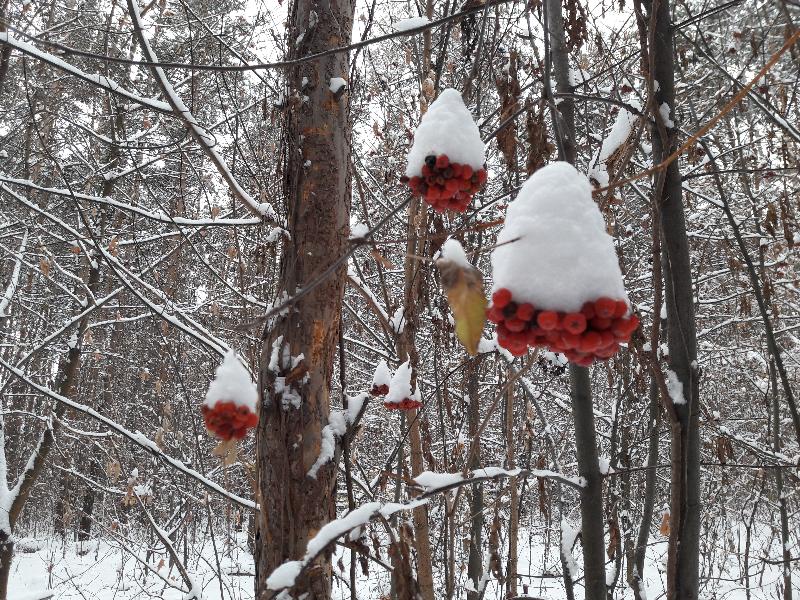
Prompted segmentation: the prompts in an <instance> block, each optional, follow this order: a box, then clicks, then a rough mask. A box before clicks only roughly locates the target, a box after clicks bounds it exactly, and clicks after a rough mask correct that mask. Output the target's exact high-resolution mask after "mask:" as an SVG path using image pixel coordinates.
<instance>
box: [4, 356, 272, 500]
mask: <svg viewBox="0 0 800 600" xmlns="http://www.w3.org/2000/svg"><path fill="white" fill-rule="evenodd" d="M0 366H2V367H3V368H5V369H6V370H7V371H9V372H10V373H12V374H13V375H15V376H16V377H17V378H18V379H19V380H21V381H23V382H25V383H26V384H27V385H28V386H30V387H32V388H33V389H35V390H37V391H38V392H40V393H42V394H44V395H46V396H48V397H49V398H52V399H53V400H55V401H56V402H60V403H62V404H65V405H66V406H68V407H69V408H72V409H73V410H77V411H78V412H80V413H83V414H85V415H86V416H89V417H92V418H93V419H95V420H97V421H99V422H100V423H102V424H103V425H105V426H106V427H108V428H109V429H112V430H113V431H115V432H117V433H118V434H120V435H122V436H123V437H126V438H127V439H128V440H130V441H131V442H133V443H134V444H136V445H137V446H139V447H140V448H142V449H144V450H146V451H147V452H149V453H150V454H152V455H153V456H155V457H156V458H159V459H161V460H163V461H164V462H165V463H167V464H168V465H170V466H171V467H173V468H174V469H176V470H178V471H180V472H181V473H183V474H184V475H188V476H189V477H191V478H192V479H194V480H195V481H197V482H198V483H200V484H201V485H202V486H203V487H205V488H206V489H208V490H210V491H212V492H216V493H217V494H220V495H222V496H225V497H226V498H228V499H229V500H231V501H232V502H235V503H236V504H238V505H239V506H242V507H244V508H249V509H252V510H258V506H257V505H256V503H255V502H253V501H252V500H247V499H246V498H242V497H241V496H237V495H236V494H234V493H232V492H229V491H228V490H226V489H225V488H223V487H222V486H221V485H219V484H218V483H216V482H214V481H211V480H210V479H208V478H206V477H205V476H203V475H202V474H200V473H198V472H197V471H195V470H194V469H192V468H190V467H187V466H186V465H185V464H184V463H183V461H180V460H178V459H176V458H172V457H171V456H168V455H167V454H165V453H164V452H162V450H161V449H160V448H159V447H158V445H156V443H155V442H154V441H152V440H151V439H149V438H148V437H147V436H146V435H144V434H143V433H141V432H139V431H136V432H133V431H130V430H129V429H126V428H125V427H123V426H122V425H120V424H119V423H117V422H116V421H112V420H111V419H109V418H108V417H106V416H104V415H101V414H100V413H99V412H97V411H96V410H94V409H93V408H90V407H88V406H86V405H85V404H80V403H79V402H75V401H74V400H70V399H69V398H67V397H66V396H62V395H61V394H59V393H57V392H54V391H53V390H51V389H50V388H48V387H45V386H43V385H39V384H38V383H36V382H35V381H33V380H32V379H30V378H29V377H28V376H27V375H26V374H25V373H24V372H22V371H20V370H19V369H17V368H16V367H14V366H13V365H11V364H9V363H7V362H6V361H5V360H3V359H2V358H0Z"/></svg>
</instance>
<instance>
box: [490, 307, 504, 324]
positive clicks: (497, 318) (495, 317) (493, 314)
mask: <svg viewBox="0 0 800 600" xmlns="http://www.w3.org/2000/svg"><path fill="white" fill-rule="evenodd" d="M486 318H487V319H489V320H490V321H491V322H492V323H502V322H503V320H504V319H505V315H503V310H502V309H501V308H500V307H499V306H491V307H489V308H488V309H487V310H486Z"/></svg>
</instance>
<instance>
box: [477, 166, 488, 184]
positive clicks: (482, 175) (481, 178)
mask: <svg viewBox="0 0 800 600" xmlns="http://www.w3.org/2000/svg"><path fill="white" fill-rule="evenodd" d="M487 177H488V175H487V174H486V169H481V170H480V171H478V183H484V182H485V181H486V178H487Z"/></svg>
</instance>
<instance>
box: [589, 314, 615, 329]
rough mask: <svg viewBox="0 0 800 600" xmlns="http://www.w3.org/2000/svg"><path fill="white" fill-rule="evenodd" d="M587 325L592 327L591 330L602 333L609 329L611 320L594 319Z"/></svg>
mask: <svg viewBox="0 0 800 600" xmlns="http://www.w3.org/2000/svg"><path fill="white" fill-rule="evenodd" d="M589 324H590V325H591V326H592V329H594V330H595V331H602V330H604V329H608V328H609V327H611V319H604V318H602V317H595V318H594V319H592V320H591V321H589Z"/></svg>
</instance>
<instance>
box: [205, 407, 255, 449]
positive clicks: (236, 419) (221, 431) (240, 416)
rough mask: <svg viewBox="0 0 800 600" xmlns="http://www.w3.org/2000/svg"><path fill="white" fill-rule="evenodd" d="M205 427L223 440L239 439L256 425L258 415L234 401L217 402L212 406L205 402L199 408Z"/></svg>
mask: <svg viewBox="0 0 800 600" xmlns="http://www.w3.org/2000/svg"><path fill="white" fill-rule="evenodd" d="M200 410H201V411H202V413H203V421H204V422H205V424H206V429H208V430H209V431H210V432H211V433H213V434H214V435H216V436H217V437H218V438H220V439H223V440H241V439H244V438H245V437H247V432H248V431H250V430H251V429H252V428H253V427H255V426H256V425H258V415H256V414H255V413H253V412H251V411H250V409H249V408H248V407H246V406H240V405H237V404H236V403H235V402H217V403H216V404H215V405H214V406H213V408H212V407H209V406H206V405H205V404H204V405H203V406H202V407H201V409H200Z"/></svg>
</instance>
